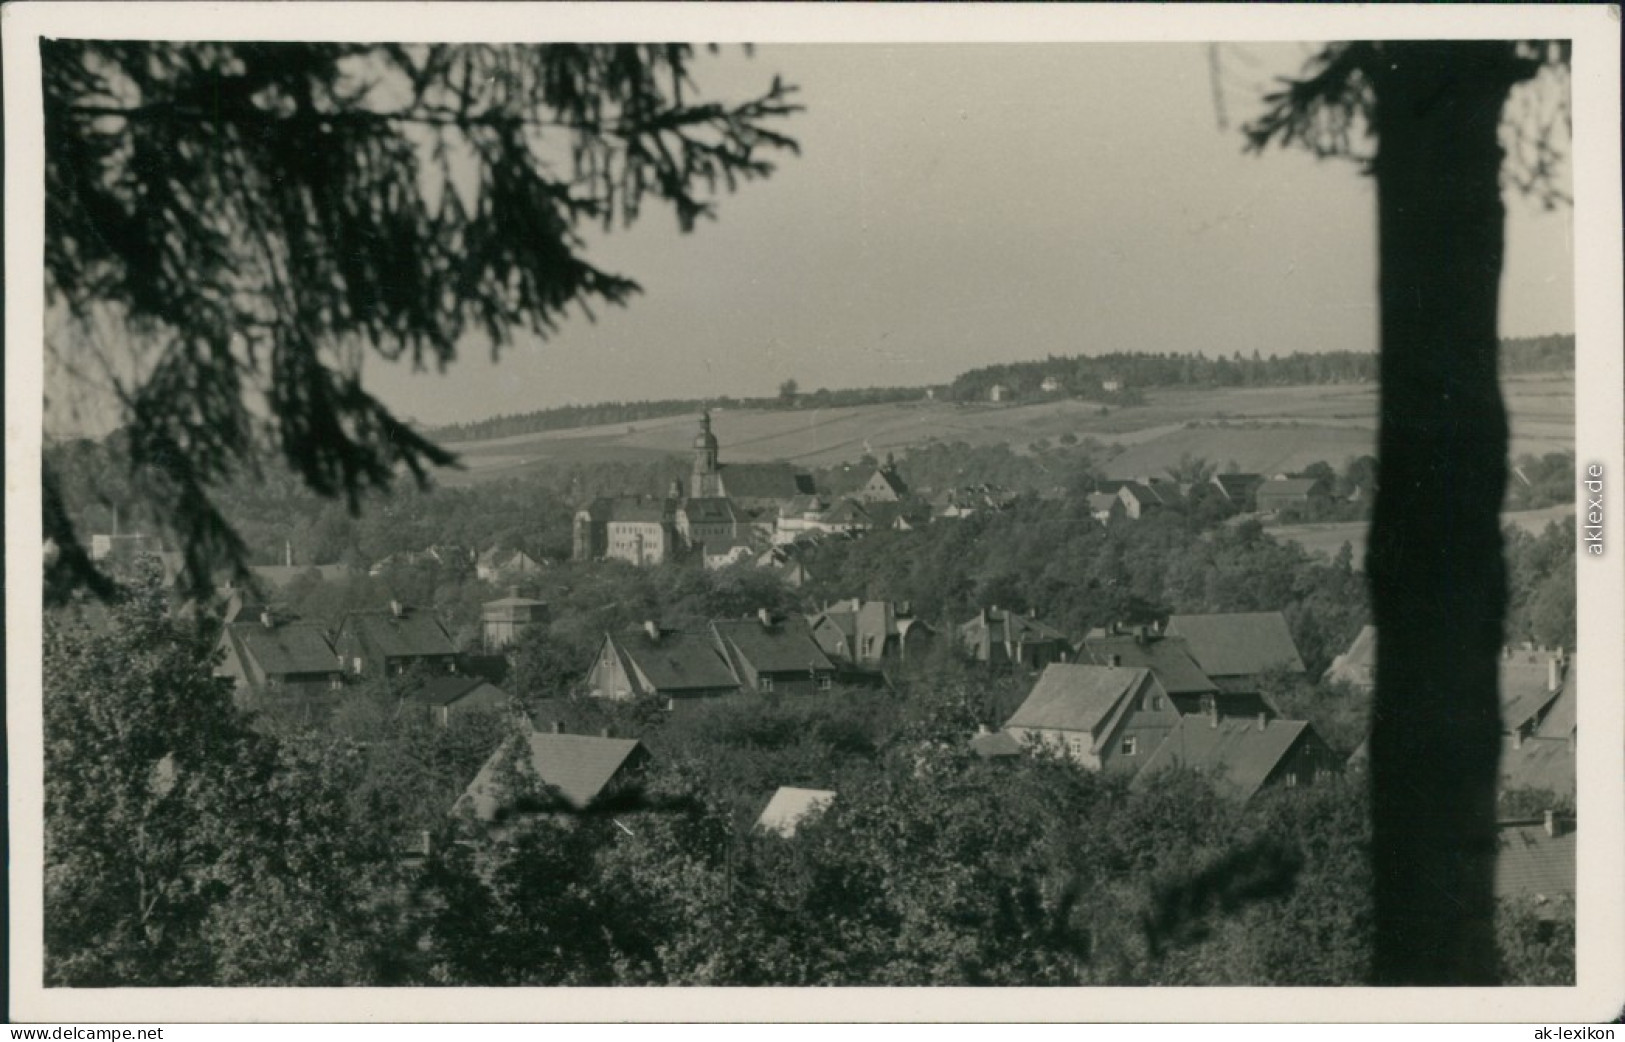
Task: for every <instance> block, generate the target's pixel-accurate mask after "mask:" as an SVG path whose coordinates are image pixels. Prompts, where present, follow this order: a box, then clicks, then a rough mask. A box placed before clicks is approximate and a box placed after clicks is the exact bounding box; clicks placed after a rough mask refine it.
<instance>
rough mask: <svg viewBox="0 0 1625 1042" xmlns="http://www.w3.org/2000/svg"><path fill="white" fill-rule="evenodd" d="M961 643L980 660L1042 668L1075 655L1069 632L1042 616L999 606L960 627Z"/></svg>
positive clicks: (994, 664) (985, 611) (988, 609)
mask: <svg viewBox="0 0 1625 1042" xmlns="http://www.w3.org/2000/svg"><path fill="white" fill-rule="evenodd" d="M959 646H960V647H961V648H963V649H964V650H965V653H966V654H968V655H969V656H971V657H972V658H974V659H975V660H976V661H977V662H983V663H986V664H988V665H991V666H1003V665H1016V666H1020V667H1021V668H1023V669H1031V670H1039V669H1043V668H1044V667H1045V666H1047V665H1049V664H1050V663H1051V662H1065V661H1067V660H1068V659H1069V658H1071V657H1072V642H1071V641H1070V640H1068V639H1067V636H1066V634H1064V633H1062V632H1061V631H1060V630H1058V629H1056V628H1055V627H1054V626H1051V625H1050V624H1049V623H1047V622H1044V621H1043V620H1042V619H1039V618H1038V617H1037V615H1035V614H1029V615H1022V614H1021V613H1020V612H1013V611H1006V610H1003V609H1000V608H998V607H997V606H995V607H991V608H984V609H982V610H981V611H979V612H977V613H976V617H975V618H973V619H971V620H970V621H969V622H966V623H963V624H961V625H960V627H959Z"/></svg>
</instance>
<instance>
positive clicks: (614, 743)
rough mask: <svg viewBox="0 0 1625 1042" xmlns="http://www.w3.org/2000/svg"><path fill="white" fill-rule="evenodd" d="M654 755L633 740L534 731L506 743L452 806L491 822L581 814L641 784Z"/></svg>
mask: <svg viewBox="0 0 1625 1042" xmlns="http://www.w3.org/2000/svg"><path fill="white" fill-rule="evenodd" d="M649 759H650V757H649V751H648V749H646V748H645V747H644V745H643V743H642V742H639V741H637V740H636V739H632V738H610V737H607V736H592V735H582V734H564V733H562V730H561V729H560V728H559V726H558V725H557V724H555V725H554V726H553V730H551V731H532V732H531V733H530V734H528V735H523V736H521V735H515V736H513V737H511V738H509V739H508V740H507V741H505V742H504V743H503V744H502V746H501V747H500V748H498V749H497V751H496V752H494V753H492V754H491V757H490V759H488V760H486V761H485V765H484V766H482V767H481V768H480V770H479V773H478V774H477V775H475V776H474V780H473V781H472V782H470V783H469V785H468V788H467V789H466V790H464V792H463V794H462V796H460V797H458V799H457V802H456V804H454V805H453V807H452V813H453V814H459V815H468V816H471V817H473V818H474V819H475V820H478V821H481V822H485V823H488V824H505V823H509V822H513V821H515V820H520V819H524V818H527V817H536V816H552V815H558V814H579V813H581V812H583V811H590V810H596V809H599V808H600V807H602V806H603V805H604V804H605V803H606V802H607V801H609V800H611V799H613V798H614V797H615V795H617V794H618V793H620V792H624V791H625V790H626V789H627V788H628V787H630V786H633V785H636V784H637V781H638V778H639V776H640V774H641V773H642V771H643V768H644V767H645V766H646V765H647V764H648V762H649Z"/></svg>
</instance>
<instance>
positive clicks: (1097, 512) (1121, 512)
mask: <svg viewBox="0 0 1625 1042" xmlns="http://www.w3.org/2000/svg"><path fill="white" fill-rule="evenodd" d="M1089 516H1090V517H1092V518H1094V519H1095V520H1096V521H1099V522H1100V523H1101V524H1103V525H1110V524H1112V523H1113V522H1116V521H1121V520H1123V519H1125V518H1127V517H1128V508H1127V507H1126V506H1124V505H1123V500H1122V499H1121V498H1119V497H1118V495H1117V493H1116V492H1091V493H1089Z"/></svg>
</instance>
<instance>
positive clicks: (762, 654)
mask: <svg viewBox="0 0 1625 1042" xmlns="http://www.w3.org/2000/svg"><path fill="white" fill-rule="evenodd" d="M711 629H712V631H713V632H714V633H715V634H716V636H717V639H718V640H719V641H720V642H722V643H723V644H724V645H725V646H727V647H728V648H730V649H731V650H732V653H734V654H737V655H738V656H739V657H740V658H741V659H742V660H744V662H745V663H746V664H748V665H749V666H750V667H751V668H752V669H754V670H755V671H756V672H758V673H792V672H796V671H801V672H808V673H811V672H813V671H820V672H824V671H830V670H833V669H834V668H835V664H834V663H832V662H831V661H830V660H829V657H828V656H827V655H825V654H824V649H823V648H821V647H819V646H818V642H817V641H816V640H814V639H813V635H812V630H811V628H810V627H808V625H807V620H806V619H805V618H803V617H801V616H800V615H791V616H789V617H788V618H785V619H780V620H776V621H774V622H773V623H772V625H770V626H764V625H762V622H761V620H760V619H754V618H752V619H733V620H728V621H724V622H713V623H711Z"/></svg>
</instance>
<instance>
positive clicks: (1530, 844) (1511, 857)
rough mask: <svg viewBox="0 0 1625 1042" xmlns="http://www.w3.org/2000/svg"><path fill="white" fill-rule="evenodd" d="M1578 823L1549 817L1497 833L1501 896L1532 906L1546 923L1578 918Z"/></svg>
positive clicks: (1504, 825) (1514, 824)
mask: <svg viewBox="0 0 1625 1042" xmlns="http://www.w3.org/2000/svg"><path fill="white" fill-rule="evenodd" d="M1574 826H1575V822H1574V820H1573V819H1572V818H1565V817H1562V816H1560V815H1558V814H1555V813H1553V812H1551V811H1548V812H1547V813H1546V815H1545V817H1544V819H1542V820H1520V821H1508V822H1502V823H1501V824H1500V826H1499V827H1498V828H1497V830H1496V831H1497V835H1496V854H1495V896H1496V898H1497V899H1499V900H1503V901H1505V900H1521V901H1527V902H1529V903H1530V904H1532V905H1533V906H1534V908H1535V914H1536V915H1537V916H1538V917H1540V918H1542V919H1557V918H1562V917H1565V916H1567V915H1571V914H1573V910H1574V904H1573V902H1574V887H1575V879H1576V878H1577V862H1576V860H1575V855H1576V853H1577V850H1578V845H1579V844H1578V833H1577V832H1576V830H1575V827H1574Z"/></svg>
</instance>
